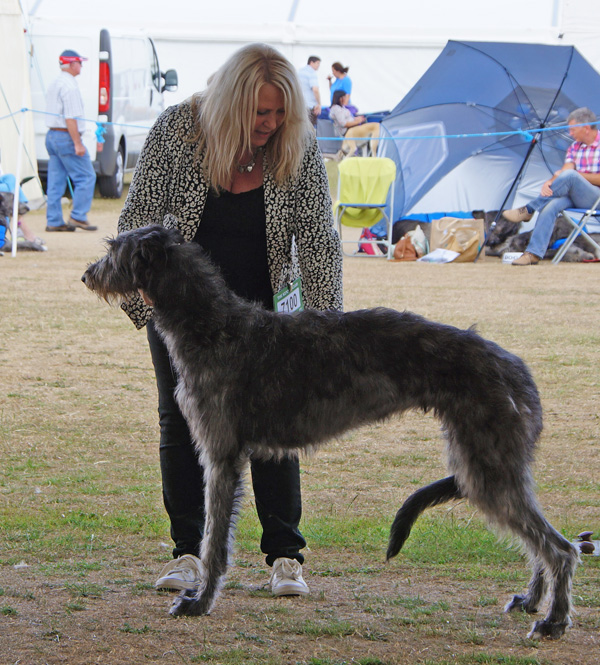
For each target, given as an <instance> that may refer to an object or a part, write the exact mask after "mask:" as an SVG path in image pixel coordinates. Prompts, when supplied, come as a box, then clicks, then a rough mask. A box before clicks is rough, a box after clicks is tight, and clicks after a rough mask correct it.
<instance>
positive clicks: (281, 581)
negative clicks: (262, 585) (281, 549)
mask: <svg viewBox="0 0 600 665" xmlns="http://www.w3.org/2000/svg"><path fill="white" fill-rule="evenodd" d="M271 593H272V594H273V595H274V596H275V597H279V596H306V595H307V594H308V593H309V589H308V586H307V584H306V582H305V581H304V579H303V578H302V566H301V565H300V563H299V562H298V561H296V559H285V558H280V559H275V562H274V563H273V572H272V574H271Z"/></svg>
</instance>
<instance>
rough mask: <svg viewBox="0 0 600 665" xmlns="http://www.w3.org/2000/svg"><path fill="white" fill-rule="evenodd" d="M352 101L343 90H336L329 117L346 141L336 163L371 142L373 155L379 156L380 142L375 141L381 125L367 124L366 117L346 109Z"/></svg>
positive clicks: (376, 123) (337, 131)
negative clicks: (356, 139) (353, 113)
mask: <svg viewBox="0 0 600 665" xmlns="http://www.w3.org/2000/svg"><path fill="white" fill-rule="evenodd" d="M349 101H350V95H348V94H347V93H346V92H344V91H343V90H336V91H335V92H334V93H333V102H332V103H331V108H330V109H329V117H330V118H331V120H333V126H334V128H335V131H336V133H337V135H338V136H343V137H344V139H346V140H345V141H344V142H343V143H342V147H341V149H340V150H339V151H338V153H337V154H336V156H335V159H336V161H338V162H339V161H341V160H342V159H344V157H347V156H348V155H353V154H354V153H355V151H356V150H357V149H358V148H361V147H362V146H364V145H365V144H366V143H367V140H369V139H370V140H371V143H370V148H371V154H372V155H376V154H377V145H378V143H379V142H378V141H377V140H375V139H376V138H377V137H378V136H379V123H378V122H367V119H366V118H365V116H364V115H357V116H354V115H352V112H351V111H349V110H348V109H347V108H346V104H348V102H349ZM354 138H364V139H365V140H364V141H350V140H348V139H354Z"/></svg>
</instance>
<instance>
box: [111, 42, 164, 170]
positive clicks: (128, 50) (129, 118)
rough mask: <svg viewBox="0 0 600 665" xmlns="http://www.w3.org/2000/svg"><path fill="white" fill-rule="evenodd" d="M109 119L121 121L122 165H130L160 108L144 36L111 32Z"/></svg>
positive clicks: (154, 62) (153, 60)
mask: <svg viewBox="0 0 600 665" xmlns="http://www.w3.org/2000/svg"><path fill="white" fill-rule="evenodd" d="M111 45H112V62H113V73H112V76H113V93H112V94H113V117H112V121H113V123H122V125H123V134H124V136H125V137H126V145H127V153H126V164H125V168H127V169H129V168H133V166H135V163H136V161H137V159H138V157H139V154H140V151H141V149H142V145H143V144H144V140H145V138H146V135H147V134H148V129H149V128H150V127H151V126H152V124H153V123H154V121H155V120H156V118H157V116H158V115H159V114H160V113H161V111H162V110H163V108H164V103H163V96H162V93H161V91H160V87H159V86H160V69H159V66H158V59H157V57H156V53H155V51H154V45H153V44H152V42H151V40H150V39H148V38H147V37H142V36H140V37H116V36H114V35H113V37H112V40H111Z"/></svg>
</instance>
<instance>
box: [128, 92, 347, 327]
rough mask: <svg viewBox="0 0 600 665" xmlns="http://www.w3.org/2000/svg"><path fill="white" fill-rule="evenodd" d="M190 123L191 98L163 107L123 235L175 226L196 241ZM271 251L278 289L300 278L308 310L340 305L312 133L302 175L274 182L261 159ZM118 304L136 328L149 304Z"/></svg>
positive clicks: (201, 200) (199, 195)
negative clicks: (151, 226)
mask: <svg viewBox="0 0 600 665" xmlns="http://www.w3.org/2000/svg"><path fill="white" fill-rule="evenodd" d="M192 126H193V118H192V109H191V104H190V102H189V101H185V102H182V103H181V104H179V105H177V106H172V107H170V108H168V109H167V110H166V111H164V112H163V113H162V114H161V115H160V116H159V118H158V119H157V121H156V123H155V124H154V126H153V127H152V128H151V130H150V132H149V134H148V137H147V138H146V143H145V144H144V148H143V150H142V152H141V154H140V158H139V160H138V163H137V166H136V169H135V173H134V175H133V178H132V182H131V185H130V187H129V194H128V196H127V199H126V201H125V205H124V207H123V210H122V212H121V215H120V217H119V224H118V230H119V232H123V231H128V230H130V229H133V228H137V227H140V226H147V225H148V224H162V225H163V226H165V227H167V228H176V229H178V230H179V231H180V232H181V234H182V235H183V237H184V239H185V240H186V241H191V240H192V239H193V238H194V236H195V235H196V230H197V229H198V225H199V224H200V221H201V219H202V212H203V210H204V205H205V202H206V197H207V194H208V191H209V185H208V184H207V182H206V180H205V179H204V176H203V174H202V170H201V168H200V166H199V164H198V162H197V161H194V151H195V148H196V146H195V144H193V143H191V142H189V141H187V140H186V137H187V136H188V135H189V134H190V132H191V130H192ZM263 164H264V179H263V184H264V193H265V194H264V196H265V211H266V220H267V221H266V224H267V256H268V261H269V270H270V275H271V286H272V287H273V292H274V293H276V292H278V291H279V290H280V289H282V288H283V287H284V286H285V285H286V284H287V283H289V282H291V281H293V280H294V279H295V278H296V277H298V276H301V277H302V289H303V295H304V300H305V303H306V306H307V307H311V308H313V309H320V310H325V309H342V303H343V295H342V293H343V292H342V253H341V248H340V242H339V236H338V233H337V231H336V230H335V229H334V227H333V213H332V206H331V197H330V194H329V184H328V180H327V172H326V170H325V165H324V163H323V159H322V157H321V153H320V151H319V147H318V145H317V141H316V138H315V137H314V136H310V137H307V141H306V150H305V153H304V160H303V163H302V167H301V169H300V172H299V174H298V176H297V177H296V178H295V180H294V181H293V182H292V183H291V184H290V185H288V186H285V187H282V186H279V185H277V183H276V182H275V180H274V178H273V176H272V174H271V173H270V170H269V165H268V162H267V159H266V155H265V156H264V162H263ZM121 307H122V308H123V309H124V310H125V312H126V313H127V314H128V315H129V317H130V318H131V319H132V321H133V322H134V324H135V325H136V327H137V328H142V327H143V326H144V325H146V323H147V322H148V320H149V319H150V318H151V317H152V308H151V307H148V306H147V305H145V304H144V302H143V301H142V299H141V297H137V296H136V297H135V298H133V299H132V300H130V301H129V302H126V303H123V304H122V305H121Z"/></svg>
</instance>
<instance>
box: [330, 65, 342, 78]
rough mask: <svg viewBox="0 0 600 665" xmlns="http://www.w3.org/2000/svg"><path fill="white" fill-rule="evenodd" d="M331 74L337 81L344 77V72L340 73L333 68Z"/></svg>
mask: <svg viewBox="0 0 600 665" xmlns="http://www.w3.org/2000/svg"><path fill="white" fill-rule="evenodd" d="M331 73H332V74H333V75H334V76H335V78H336V79H341V78H342V77H343V76H344V72H339V71H338V70H337V69H334V68H333V67H332V68H331Z"/></svg>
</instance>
